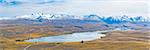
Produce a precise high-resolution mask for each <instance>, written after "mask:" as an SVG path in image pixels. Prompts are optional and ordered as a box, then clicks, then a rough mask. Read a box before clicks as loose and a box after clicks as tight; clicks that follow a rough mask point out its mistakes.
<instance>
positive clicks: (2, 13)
mask: <svg viewBox="0 0 150 50" xmlns="http://www.w3.org/2000/svg"><path fill="white" fill-rule="evenodd" d="M1 1H2V0H1ZM6 1H7V2H8V3H1V4H0V17H13V16H21V15H28V14H32V13H45V14H53V13H54V14H59V13H64V14H72V15H85V14H90V13H92V14H98V15H100V16H120V15H128V16H139V15H140V16H145V17H149V16H148V14H149V13H148V12H149V10H148V7H150V5H149V4H148V0H6ZM12 1H16V2H17V3H18V4H17V3H16V4H10V2H12Z"/></svg>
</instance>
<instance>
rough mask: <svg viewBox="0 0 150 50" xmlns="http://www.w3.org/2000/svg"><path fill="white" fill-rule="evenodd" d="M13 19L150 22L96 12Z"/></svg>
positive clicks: (113, 22)
mask: <svg viewBox="0 0 150 50" xmlns="http://www.w3.org/2000/svg"><path fill="white" fill-rule="evenodd" d="M7 19H9V18H1V20H7ZM11 19H29V20H36V21H38V22H42V21H45V20H66V19H79V20H93V21H101V22H105V23H107V24H119V23H127V22H150V18H148V17H143V16H135V17H129V16H127V15H122V16H109V17H106V16H98V15H96V14H89V15H83V16H76V15H67V14H43V13H41V14H31V15H23V16H15V17H14V18H10V19H9V20H11Z"/></svg>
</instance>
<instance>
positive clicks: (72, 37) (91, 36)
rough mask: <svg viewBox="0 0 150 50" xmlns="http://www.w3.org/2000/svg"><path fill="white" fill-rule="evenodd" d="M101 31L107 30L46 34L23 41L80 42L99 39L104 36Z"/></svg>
mask: <svg viewBox="0 0 150 50" xmlns="http://www.w3.org/2000/svg"><path fill="white" fill-rule="evenodd" d="M102 32H107V31H95V32H81V33H72V34H67V35H59V36H48V37H41V38H36V39H29V40H25V41H26V42H80V41H82V40H83V41H91V40H96V39H100V37H104V36H105V34H101V33H102Z"/></svg>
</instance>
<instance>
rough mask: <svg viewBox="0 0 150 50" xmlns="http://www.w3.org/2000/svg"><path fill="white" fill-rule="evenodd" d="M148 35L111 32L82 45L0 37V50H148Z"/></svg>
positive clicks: (130, 32)
mask: <svg viewBox="0 0 150 50" xmlns="http://www.w3.org/2000/svg"><path fill="white" fill-rule="evenodd" d="M149 34H150V32H149V31H140V30H136V31H135V30H133V31H131V30H130V31H112V32H108V33H106V35H107V36H106V37H103V38H102V39H97V40H94V41H88V42H84V43H80V42H64V43H47V42H40V43H31V42H16V41H15V38H14V39H13V38H10V39H9V38H7V37H3V36H0V39H1V40H0V50H149V49H150V43H149V39H150V37H149ZM32 36H33V37H37V36H39V35H36V34H33V35H32ZM24 38H25V37H24ZM26 47H27V48H26Z"/></svg>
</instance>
